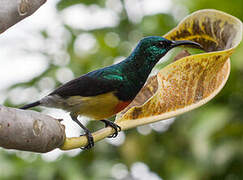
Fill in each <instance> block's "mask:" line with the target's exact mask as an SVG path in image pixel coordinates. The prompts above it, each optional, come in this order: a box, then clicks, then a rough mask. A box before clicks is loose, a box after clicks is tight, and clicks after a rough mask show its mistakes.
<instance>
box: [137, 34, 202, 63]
mask: <svg viewBox="0 0 243 180" xmlns="http://www.w3.org/2000/svg"><path fill="white" fill-rule="evenodd" d="M181 45H188V46H192V47H195V48H199V49H202V46H201V45H200V44H198V43H196V42H193V41H187V40H184V41H171V40H168V39H165V38H163V37H160V36H149V37H145V38H143V39H142V40H141V41H140V42H139V43H138V45H137V47H136V48H135V53H138V54H140V55H142V56H144V57H148V58H149V59H151V60H155V61H159V59H160V58H161V57H163V56H164V55H165V54H166V53H167V52H168V51H169V50H170V49H172V48H174V47H177V46H181Z"/></svg>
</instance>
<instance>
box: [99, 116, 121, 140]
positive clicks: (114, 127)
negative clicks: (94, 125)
mask: <svg viewBox="0 0 243 180" xmlns="http://www.w3.org/2000/svg"><path fill="white" fill-rule="evenodd" d="M101 121H102V122H104V123H105V127H108V126H110V127H111V128H113V129H114V130H115V132H114V133H113V134H112V135H110V136H108V138H115V137H116V136H117V135H118V132H119V131H121V127H120V126H118V125H117V124H115V123H113V122H111V121H108V120H101Z"/></svg>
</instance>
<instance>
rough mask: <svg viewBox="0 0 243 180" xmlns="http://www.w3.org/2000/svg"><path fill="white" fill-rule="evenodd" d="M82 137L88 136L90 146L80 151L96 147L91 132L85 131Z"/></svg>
mask: <svg viewBox="0 0 243 180" xmlns="http://www.w3.org/2000/svg"><path fill="white" fill-rule="evenodd" d="M80 136H86V137H87V140H88V144H87V145H86V146H85V147H81V148H80V149H82V150H87V149H90V148H92V147H93V146H94V138H93V136H92V134H91V132H90V131H87V130H85V134H84V135H80Z"/></svg>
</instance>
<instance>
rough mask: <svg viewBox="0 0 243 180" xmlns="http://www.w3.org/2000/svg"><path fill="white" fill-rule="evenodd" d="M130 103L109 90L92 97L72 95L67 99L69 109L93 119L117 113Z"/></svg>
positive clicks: (104, 117)
mask: <svg viewBox="0 0 243 180" xmlns="http://www.w3.org/2000/svg"><path fill="white" fill-rule="evenodd" d="M130 103H131V101H120V100H119V99H118V98H117V97H116V96H115V95H114V93H113V92H109V93H105V94H101V95H97V96H90V97H81V96H73V97H70V98H68V99H67V104H69V105H70V106H69V107H68V108H67V110H68V111H71V112H75V113H77V114H78V115H82V116H87V117H90V118H91V119H93V120H102V119H106V118H109V117H111V116H113V115H115V114H117V113H118V112H120V111H121V110H123V109H124V108H125V107H127V106H128V105H129V104H130Z"/></svg>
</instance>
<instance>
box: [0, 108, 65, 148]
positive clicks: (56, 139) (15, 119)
mask: <svg viewBox="0 0 243 180" xmlns="http://www.w3.org/2000/svg"><path fill="white" fill-rule="evenodd" d="M64 140H65V127H64V126H63V125H62V124H61V123H60V120H57V119H55V118H52V117H50V116H47V115H44V114H41V113H39V112H35V111H31V110H20V109H15V108H8V107H4V106H1V105H0V146H1V147H4V148H7V149H18V150H24V151H32V152H42V153H44V152H49V151H51V150H53V149H56V148H59V147H61V146H62V144H63V143H64Z"/></svg>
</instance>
